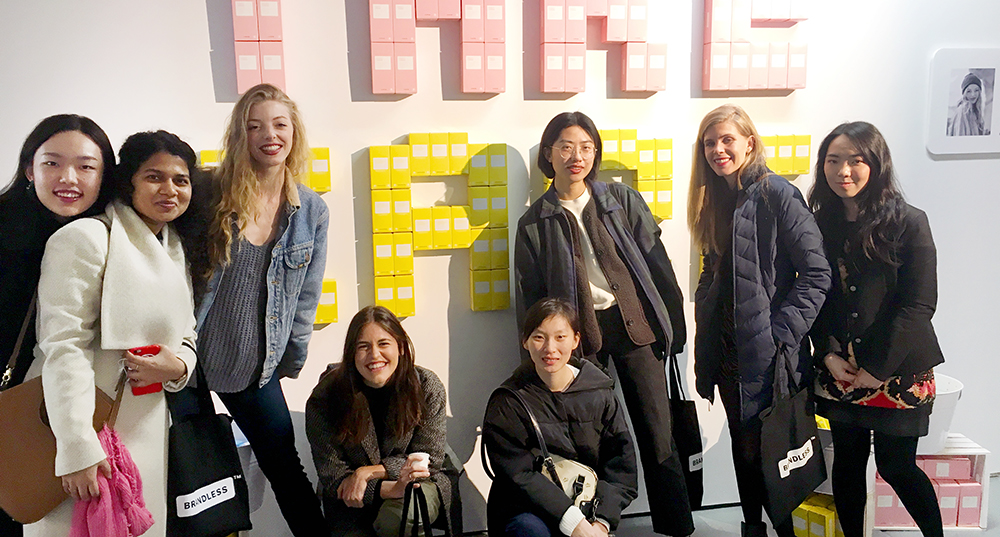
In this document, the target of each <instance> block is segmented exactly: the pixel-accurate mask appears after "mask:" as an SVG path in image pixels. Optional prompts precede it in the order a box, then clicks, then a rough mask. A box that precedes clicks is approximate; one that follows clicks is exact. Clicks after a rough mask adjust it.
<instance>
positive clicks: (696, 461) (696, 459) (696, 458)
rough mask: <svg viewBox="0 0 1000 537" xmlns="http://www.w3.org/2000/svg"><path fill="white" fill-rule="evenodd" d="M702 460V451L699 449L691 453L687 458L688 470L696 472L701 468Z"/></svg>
mask: <svg viewBox="0 0 1000 537" xmlns="http://www.w3.org/2000/svg"><path fill="white" fill-rule="evenodd" d="M703 461H704V458H703V457H702V453H701V452H700V451H699V452H698V453H695V454H694V455H691V457H690V458H689V459H688V471H689V472H697V471H698V470H701V466H702V462H703Z"/></svg>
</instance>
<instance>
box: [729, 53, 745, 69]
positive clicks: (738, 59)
mask: <svg viewBox="0 0 1000 537" xmlns="http://www.w3.org/2000/svg"><path fill="white" fill-rule="evenodd" d="M747 63H748V62H747V55H746V54H736V55H734V56H733V69H746V68H747Z"/></svg>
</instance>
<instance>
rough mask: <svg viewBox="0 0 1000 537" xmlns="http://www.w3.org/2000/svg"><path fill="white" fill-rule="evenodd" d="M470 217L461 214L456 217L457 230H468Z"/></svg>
mask: <svg viewBox="0 0 1000 537" xmlns="http://www.w3.org/2000/svg"><path fill="white" fill-rule="evenodd" d="M468 230H469V219H468V218H466V217H464V216H461V217H458V218H456V219H455V231H468Z"/></svg>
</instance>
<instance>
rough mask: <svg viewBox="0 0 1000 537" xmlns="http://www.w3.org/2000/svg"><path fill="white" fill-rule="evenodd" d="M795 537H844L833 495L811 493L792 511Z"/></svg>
mask: <svg viewBox="0 0 1000 537" xmlns="http://www.w3.org/2000/svg"><path fill="white" fill-rule="evenodd" d="M792 526H793V527H794V529H795V537H844V530H843V529H842V528H841V527H840V521H839V520H838V519H837V508H836V507H835V506H834V504H833V496H830V495H827V494H811V495H809V497H808V498H806V501H804V502H802V505H800V506H798V507H797V508H796V509H795V511H793V512H792Z"/></svg>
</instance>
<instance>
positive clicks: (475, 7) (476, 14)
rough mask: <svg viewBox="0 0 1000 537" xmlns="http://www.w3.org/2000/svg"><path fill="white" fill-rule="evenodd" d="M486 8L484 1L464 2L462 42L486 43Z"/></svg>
mask: <svg viewBox="0 0 1000 537" xmlns="http://www.w3.org/2000/svg"><path fill="white" fill-rule="evenodd" d="M484 7H485V6H484V5H483V0H462V42H464V43H485V42H486V21H485V20H484V19H483V11H484V10H483V8H484Z"/></svg>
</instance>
